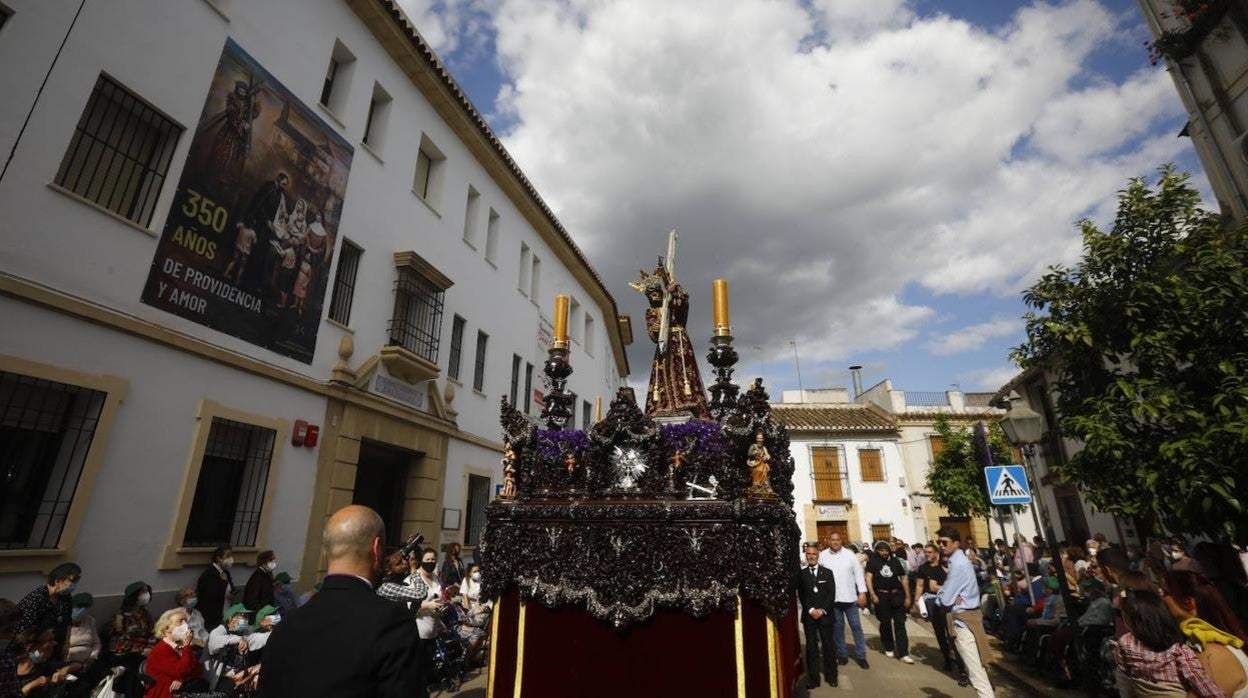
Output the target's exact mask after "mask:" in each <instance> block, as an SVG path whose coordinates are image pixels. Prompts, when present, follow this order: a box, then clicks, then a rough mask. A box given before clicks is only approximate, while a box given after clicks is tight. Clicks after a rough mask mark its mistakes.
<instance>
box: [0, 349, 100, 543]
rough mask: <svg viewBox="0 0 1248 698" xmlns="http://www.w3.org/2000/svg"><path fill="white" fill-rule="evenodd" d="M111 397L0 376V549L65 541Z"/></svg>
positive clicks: (26, 378)
mask: <svg viewBox="0 0 1248 698" xmlns="http://www.w3.org/2000/svg"><path fill="white" fill-rule="evenodd" d="M106 396H107V394H106V393H103V392H100V391H98V390H90V389H88V388H82V387H79V386H76V385H68V384H65V383H56V382H53V381H49V380H43V379H40V378H32V377H30V376H23V375H19V374H16V373H8V372H6V371H0V549H32V548H55V547H56V546H57V545H58V544H59V543H60V539H61V531H62V530H63V529H64V527H65V517H66V515H67V514H68V513H69V507H70V504H72V503H73V500H74V493H75V492H76V491H77V489H78V479H79V478H80V477H81V476H82V467H83V464H84V463H85V462H86V459H87V453H88V452H89V451H90V450H91V441H92V439H93V438H94V437H95V429H96V426H97V425H98V424H99V420H100V412H101V411H102V410H103V409H104V399H105V397H106Z"/></svg>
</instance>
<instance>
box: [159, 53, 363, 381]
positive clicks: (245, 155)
mask: <svg viewBox="0 0 1248 698" xmlns="http://www.w3.org/2000/svg"><path fill="white" fill-rule="evenodd" d="M353 154H354V150H353V148H352V147H351V145H350V144H349V143H348V142H347V141H346V140H345V139H343V138H342V137H341V136H340V135H338V133H337V132H336V131H335V130H334V129H333V128H332V127H330V126H329V125H328V124H326V123H325V122H324V121H323V120H321V118H320V117H319V116H317V115H316V114H315V113H314V112H313V111H312V110H311V109H310V108H309V107H308V105H306V104H304V103H303V102H301V101H300V100H299V99H298V98H297V97H295V95H294V94H292V93H291V92H290V91H289V90H288V89H286V87H285V86H283V85H282V84H281V82H279V81H278V80H277V78H275V77H274V76H273V75H271V74H269V73H268V71H266V70H265V69H264V68H263V67H262V66H261V65H260V64H259V63H257V62H256V61H255V59H253V58H252V57H251V56H250V55H248V54H247V52H246V51H244V50H243V49H242V48H241V47H240V46H239V45H238V44H237V43H235V42H234V40H233V39H228V40H227V41H226V44H225V48H224V50H223V51H222V54H221V60H220V62H219V63H218V65H217V70H216V73H215V74H214V75H213V78H212V82H211V84H210V85H209V89H208V96H207V99H206V100H205V102H204V109H203V112H202V113H201V115H200V120H199V124H198V126H197V127H196V129H195V133H194V136H193V138H192V141H191V145H190V149H189V153H188V155H187V161H186V166H185V168H184V169H183V171H182V176H181V179H180V180H179V182H178V188H177V191H176V193H175V195H174V199H173V204H172V206H171V207H170V209H169V216H168V218H167V219H166V221H165V227H164V230H163V232H162V234H161V237H160V242H159V244H158V246H157V249H156V255H155V258H154V259H153V261H152V266H151V270H150V272H149V275H148V279H147V283H146V285H145V286H144V289H143V297H142V299H143V302H144V303H147V304H149V305H152V306H155V307H157V308H161V309H162V310H166V311H168V312H171V313H174V314H176V315H179V316H181V317H184V318H188V319H190V320H192V321H194V322H197V323H199V324H202V325H206V326H208V327H211V328H213V329H216V330H218V331H221V332H225V333H227V334H230V335H233V336H235V337H238V338H240V339H243V340H245V341H247V342H250V343H252V344H255V345H257V346H261V347H264V348H266V349H270V350H272V351H275V352H277V353H279V354H283V355H285V356H289V357H292V358H295V359H298V360H299V361H302V362H304V363H311V362H312V355H313V351H314V348H315V346H316V333H317V328H318V327H319V325H320V318H321V309H322V307H323V305H324V303H325V300H326V299H325V295H326V286H327V284H328V276H329V271H330V269H331V268H332V262H333V254H334V248H335V244H336V243H337V240H338V234H339V230H338V226H339V220H340V217H341V212H342V203H343V198H344V197H345V195H346V189H347V177H348V174H349V173H350V170H351V159H352V156H353Z"/></svg>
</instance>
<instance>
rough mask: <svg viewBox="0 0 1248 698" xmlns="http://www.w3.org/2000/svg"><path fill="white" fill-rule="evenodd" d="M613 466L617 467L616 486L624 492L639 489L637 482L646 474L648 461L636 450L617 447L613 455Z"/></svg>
mask: <svg viewBox="0 0 1248 698" xmlns="http://www.w3.org/2000/svg"><path fill="white" fill-rule="evenodd" d="M611 464H612V465H614V466H615V475H616V477H615V484H616V486H617V487H619V488H620V489H622V490H635V489H637V481H638V480H640V479H641V475H642V473H644V472H646V459H645V458H644V457H643V456H642V455H641V452H640V451H638V450H637V449H635V448H620V447H619V446H616V447H615V452H614V453H612V454H611Z"/></svg>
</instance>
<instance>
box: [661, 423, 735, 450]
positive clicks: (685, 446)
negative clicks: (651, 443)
mask: <svg viewBox="0 0 1248 698" xmlns="http://www.w3.org/2000/svg"><path fill="white" fill-rule="evenodd" d="M660 433H661V434H662V436H663V441H664V443H665V444H666V445H667V447H668V449H669V450H672V451H675V450H676V449H678V448H679V449H681V450H684V451H694V452H698V453H708V454H724V453H727V452H728V442H727V440H726V439H724V434H723V427H721V426H720V425H719V424H717V423H714V422H696V421H695V422H685V423H684V424H665V425H663V427H662V429H661V432H660Z"/></svg>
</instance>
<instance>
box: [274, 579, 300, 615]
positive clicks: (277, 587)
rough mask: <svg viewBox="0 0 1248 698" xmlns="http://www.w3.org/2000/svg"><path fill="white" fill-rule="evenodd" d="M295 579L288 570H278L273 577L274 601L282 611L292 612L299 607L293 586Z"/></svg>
mask: <svg viewBox="0 0 1248 698" xmlns="http://www.w3.org/2000/svg"><path fill="white" fill-rule="evenodd" d="M292 582H293V580H292V579H291V578H290V575H289V574H288V573H286V572H278V573H277V576H276V577H274V578H273V603H274V605H276V606H277V608H278V609H279V610H280V611H281V612H282V613H290V612H291V611H293V610H295V609H296V608H298V606H299V603H298V601H297V600H296V599H295V592H294V590H293V589H292V588H291V586H292Z"/></svg>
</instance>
